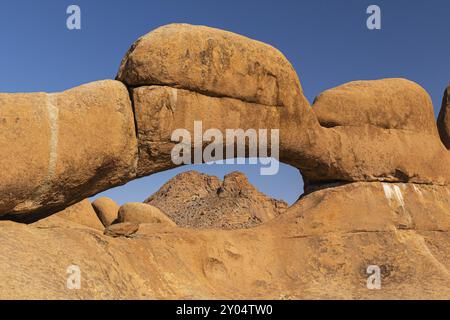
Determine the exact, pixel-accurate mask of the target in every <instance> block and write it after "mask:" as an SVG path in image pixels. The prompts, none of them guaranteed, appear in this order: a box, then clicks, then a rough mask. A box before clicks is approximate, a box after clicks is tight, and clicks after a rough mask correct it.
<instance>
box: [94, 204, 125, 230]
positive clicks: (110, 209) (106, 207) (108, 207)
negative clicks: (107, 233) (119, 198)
mask: <svg viewBox="0 0 450 320" xmlns="http://www.w3.org/2000/svg"><path fill="white" fill-rule="evenodd" d="M92 207H93V208H94V210H95V212H96V213H97V216H98V218H99V219H100V221H101V222H102V224H103V225H104V226H105V227H107V226H109V225H111V224H112V223H113V222H114V221H115V220H116V219H117V217H118V214H119V208H120V207H119V205H118V204H117V203H116V202H115V201H114V200H112V199H110V198H108V197H100V198H98V199H96V200H95V201H94V202H92Z"/></svg>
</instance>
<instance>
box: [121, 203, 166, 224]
mask: <svg viewBox="0 0 450 320" xmlns="http://www.w3.org/2000/svg"><path fill="white" fill-rule="evenodd" d="M117 220H118V222H119V223H120V222H133V223H138V224H139V223H156V224H165V225H169V226H175V223H174V222H173V221H172V220H170V218H168V217H167V216H166V215H165V214H164V213H163V212H162V211H161V210H160V209H158V208H156V207H154V206H152V205H149V204H147V203H139V202H130V203H126V204H124V205H123V206H121V207H120V209H119V218H118V219H117Z"/></svg>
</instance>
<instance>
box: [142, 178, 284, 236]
mask: <svg viewBox="0 0 450 320" xmlns="http://www.w3.org/2000/svg"><path fill="white" fill-rule="evenodd" d="M145 202H146V203H149V204H151V205H154V206H155V207H158V208H160V209H161V210H163V211H164V212H165V213H166V214H167V215H168V216H169V217H170V218H171V219H173V220H174V221H175V222H176V223H177V225H179V226H183V227H192V228H222V229H238V228H247V227H253V226H255V225H258V224H260V223H262V222H266V221H269V220H271V219H273V218H274V217H276V216H278V215H280V214H282V213H283V212H285V211H286V209H287V207H288V205H287V203H286V202H284V201H280V200H275V199H271V198H269V197H267V196H265V195H264V194H262V193H261V192H259V191H258V190H257V189H256V188H255V187H253V186H252V185H251V184H250V183H249V182H248V180H247V177H246V176H245V175H244V174H242V173H240V172H233V173H230V174H228V175H226V176H225V177H224V180H223V182H222V181H220V180H219V179H218V178H217V177H214V176H208V175H207V174H202V173H199V172H197V171H188V172H184V173H180V174H179V175H177V176H175V177H174V178H172V179H171V180H169V181H168V182H167V183H166V184H165V185H163V186H162V187H161V189H159V190H158V191H157V192H156V193H155V194H153V195H152V196H151V197H149V198H148V199H147V200H145Z"/></svg>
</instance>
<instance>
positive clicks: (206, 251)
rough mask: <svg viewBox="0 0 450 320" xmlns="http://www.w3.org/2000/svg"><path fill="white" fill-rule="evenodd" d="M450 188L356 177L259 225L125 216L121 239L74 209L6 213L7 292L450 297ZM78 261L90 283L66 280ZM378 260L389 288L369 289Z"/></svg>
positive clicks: (2, 286)
mask: <svg viewBox="0 0 450 320" xmlns="http://www.w3.org/2000/svg"><path fill="white" fill-rule="evenodd" d="M449 194H450V189H449V188H448V187H442V186H431V185H430V186H426V185H415V184H395V183H384V184H383V183H378V182H373V183H365V182H359V183H350V184H346V185H343V186H338V187H334V188H328V189H323V190H320V191H317V192H313V193H311V194H309V195H306V196H304V197H303V198H302V199H301V200H300V201H299V202H298V203H297V204H295V205H294V206H293V207H291V208H289V209H288V210H287V212H286V213H284V214H282V215H279V216H278V217H277V218H275V219H273V220H271V221H269V222H266V223H264V224H262V225H260V226H257V227H255V228H250V229H241V230H195V229H185V228H179V227H170V226H164V225H157V224H150V225H148V224H141V225H140V227H139V230H137V231H136V227H137V224H135V225H134V227H133V226H131V227H130V226H127V228H122V227H121V226H120V225H121V224H117V225H113V226H111V227H110V228H112V227H114V226H118V227H121V229H120V230H116V231H117V232H118V233H115V234H116V235H117V236H118V237H117V238H113V237H110V236H105V235H103V234H102V232H101V231H97V230H95V229H91V228H87V227H80V225H79V224H76V223H73V222H71V221H68V220H64V219H60V220H61V221H62V222H61V224H60V225H58V224H54V225H52V226H51V227H50V228H49V227H48V226H47V225H43V224H42V222H41V221H40V222H37V223H34V224H31V225H22V224H18V223H13V222H8V221H2V222H0V242H1V243H2V250H1V252H0V268H1V270H2V272H1V273H0V297H1V298H3V299H5V298H70V299H88V298H92V299H106V298H109V299H118V298H121V299H126V298H130V299H167V298H173V299H177V298H184V299H194V298H197V299H206V298H214V299H220V298H233V299H237V298H247V299H257V298H274V299H302V298H308V299H320V298H322V299H324V298H327V299H330V298H337V299H369V298H370V299H393V298H406V299H427V298H438V299H449V298H450V289H449V288H450V276H449V274H450V273H449V269H448V266H449V265H450V245H449V244H450V232H449V231H450V229H449V228H450V216H449V214H448V213H449V212H450V198H449ZM118 227H115V228H118ZM127 237H128V238H127ZM18 238H19V239H20V241H17V239H18ZM42 243H45V245H42ZM80 243H82V245H80ZM74 264H75V265H78V266H79V267H80V270H81V277H82V278H81V279H82V280H81V289H80V290H69V289H67V288H66V281H67V277H68V275H67V273H66V269H67V267H68V266H70V265H74ZM369 265H378V266H379V267H380V269H381V289H380V290H369V289H367V286H366V283H367V278H368V276H369V275H368V274H367V272H366V270H367V267H368V266H369Z"/></svg>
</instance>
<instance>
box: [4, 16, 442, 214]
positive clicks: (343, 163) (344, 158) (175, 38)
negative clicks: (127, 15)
mask: <svg viewBox="0 0 450 320" xmlns="http://www.w3.org/2000/svg"><path fill="white" fill-rule="evenodd" d="M117 79H118V80H120V81H122V82H123V83H125V84H126V85H127V86H128V88H127V87H125V86H124V84H123V83H121V82H119V81H111V80H110V81H99V82H95V83H91V84H88V85H83V86H81V87H78V88H74V89H71V90H68V91H65V92H63V93H58V94H43V93H36V94H0V108H1V121H0V129H1V132H2V136H1V137H0V150H1V151H2V154H3V155H6V156H4V157H2V158H1V159H0V172H2V176H1V178H0V182H1V183H0V194H2V198H1V199H0V215H5V214H12V215H27V214H30V213H32V214H37V213H42V212H43V213H46V214H48V213H52V212H55V211H58V210H61V209H63V208H65V207H67V206H69V205H71V204H73V203H75V202H77V201H80V200H82V199H84V198H86V197H88V196H92V195H94V194H96V193H98V192H101V191H103V190H105V189H108V188H111V187H114V186H117V185H121V184H124V183H126V182H127V181H130V180H132V179H134V178H136V177H139V176H144V175H149V174H152V173H155V172H158V171H161V170H166V169H169V168H173V167H174V164H173V163H172V161H171V159H170V150H171V148H172V147H173V145H174V143H173V142H171V140H170V135H171V132H173V130H175V129H178V128H186V129H188V130H190V131H191V134H192V126H193V121H194V120H201V121H203V124H204V129H205V130H206V129H208V128H218V129H225V128H230V129H233V128H240V129H244V130H245V129H248V128H254V129H258V128H265V129H279V130H280V160H281V161H282V162H286V163H288V164H290V165H293V166H295V167H297V168H299V169H300V170H301V172H302V175H303V177H304V179H305V183H306V184H314V183H323V182H329V181H377V180H379V181H404V182H416V183H434V184H441V185H445V184H448V182H449V181H450V170H449V167H450V157H449V155H448V152H447V150H446V149H445V148H444V147H443V145H442V143H441V142H440V141H439V138H438V136H437V130H435V129H434V128H428V129H429V130H426V131H427V132H424V131H423V130H417V131H415V130H407V129H408V128H406V129H405V128H397V127H395V126H394V127H392V126H390V125H388V126H384V127H380V126H377V125H376V123H375V124H374V123H371V122H370V121H369V122H367V123H366V122H362V123H361V121H359V122H358V123H355V125H352V126H347V125H339V126H334V127H331V128H326V127H322V126H321V125H320V123H319V121H318V118H317V117H316V115H315V113H314V111H313V110H314V109H312V108H311V106H310V105H309V103H308V101H307V100H306V98H305V97H304V95H303V93H302V89H301V86H300V82H299V80H298V77H297V74H296V73H295V71H294V69H293V68H292V66H291V65H290V63H289V62H288V61H287V59H286V58H285V57H284V56H283V55H282V54H281V53H280V52H279V51H278V50H276V49H275V48H273V47H271V46H269V45H267V44H264V43H261V42H258V41H255V40H251V39H248V38H246V37H243V36H240V35H236V34H233V33H230V32H226V31H222V30H217V29H213V28H208V27H201V26H190V25H169V26H165V27H162V28H159V29H157V30H155V31H153V32H151V33H149V34H148V35H146V36H144V37H142V38H140V39H139V40H138V41H137V42H136V43H135V44H134V45H133V46H132V47H131V49H130V50H129V52H128V53H127V55H126V56H125V58H124V60H123V61H122V64H121V67H120V70H119V74H118V77H117ZM377 86H379V84H375V83H374V82H370V81H369V82H368V83H367V86H366V88H365V89H364V92H372V93H371V94H369V97H370V96H373V92H376V91H377ZM381 86H386V87H387V88H393V87H395V88H396V87H400V88H402V90H400V91H399V90H387V92H390V93H387V94H388V95H389V94H394V95H396V99H395V101H401V100H402V99H406V100H407V101H409V102H408V103H406V104H405V108H412V109H414V108H418V109H420V110H423V111H420V112H418V114H419V115H420V114H425V115H426V114H427V113H429V112H430V111H429V108H428V107H427V102H426V101H428V100H429V96H428V94H427V93H426V92H425V91H424V90H423V89H422V88H420V86H417V85H413V84H411V83H409V82H407V81H406V82H405V81H400V80H394V81H391V80H390V81H384V82H383V80H382V85H381ZM127 89H128V90H129V91H130V92H131V97H130V95H129V91H128V90H127ZM350 92H353V93H356V94H354V95H350V96H351V97H354V100H353V104H352V107H353V108H357V107H358V103H359V97H360V96H359V95H360V94H361V92H360V91H359V89H358V87H351V86H350ZM364 92H362V93H364ZM392 92H394V93H392ZM328 94H329V93H328ZM324 95H327V92H325V93H324ZM417 96H419V97H421V98H420V99H414V97H417ZM362 97H363V99H362V101H364V94H363V95H362ZM412 97H413V98H412ZM130 98H131V100H132V101H133V104H132V103H131V101H130ZM322 100H323V98H322ZM318 101H320V99H319V100H318ZM326 101H331V104H330V105H329V106H328V107H327V108H334V107H335V106H336V105H337V102H339V96H337V97H336V96H334V97H332V99H328V100H326ZM386 101H388V102H389V101H391V99H390V97H388V99H386ZM424 101H425V103H423V102H424ZM396 107H397V106H396V105H388V107H387V108H386V111H384V112H386V116H388V115H389V113H390V112H391V111H390V110H395V108H396ZM412 109H411V110H412ZM334 116H335V117H338V118H339V117H341V116H340V114H339V113H337V115H334ZM381 116H383V114H381ZM426 117H428V116H426ZM336 120H337V123H339V122H340V120H339V119H336ZM433 126H435V124H433ZM136 133H137V135H136Z"/></svg>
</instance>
